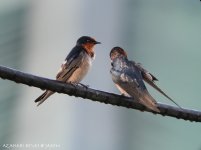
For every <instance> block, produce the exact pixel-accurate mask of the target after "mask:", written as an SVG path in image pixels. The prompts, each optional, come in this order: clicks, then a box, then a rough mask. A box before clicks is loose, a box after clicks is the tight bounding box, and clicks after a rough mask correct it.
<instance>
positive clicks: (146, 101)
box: [139, 92, 160, 113]
mask: <svg viewBox="0 0 201 150" xmlns="http://www.w3.org/2000/svg"><path fill="white" fill-rule="evenodd" d="M139 100H140V103H141V104H143V105H144V106H146V107H147V108H149V109H151V110H153V111H155V112H158V113H159V112H160V110H159V109H158V107H157V102H156V100H155V99H154V98H153V97H152V96H151V95H150V94H149V93H148V92H146V93H145V94H144V95H143V96H142V97H140V98H139Z"/></svg>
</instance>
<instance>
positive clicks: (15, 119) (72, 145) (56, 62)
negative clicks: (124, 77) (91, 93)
mask: <svg viewBox="0 0 201 150" xmlns="http://www.w3.org/2000/svg"><path fill="white" fill-rule="evenodd" d="M200 28H201V2H200V1H199V0H191V1H189V0H166V1H165V0H124V1H121V0H109V1H107V0H102V1H93V0H85V1H81V0H74V1H70V0H60V1H49V0H35V1H25V0H14V1H8V0H2V1H0V64H1V65H5V66H7V67H12V68H15V69H20V70H21V71H25V72H28V73H32V74H35V75H39V76H43V77H48V78H52V79H54V78H55V75H56V72H57V70H58V68H59V67H60V64H61V62H63V60H64V59H65V57H66V55H67V54H68V53H69V51H70V50H71V48H72V47H73V46H74V45H75V42H76V40H77V39H78V38H79V37H80V36H82V35H89V36H92V37H94V38H96V40H97V41H100V42H102V44H101V45H98V46H96V48H95V50H96V60H95V61H94V63H93V67H92V69H91V70H90V72H89V74H88V75H87V77H86V78H85V79H84V80H83V82H82V83H84V84H87V85H90V87H91V88H95V89H99V90H104V91H109V92H114V93H119V92H118V91H117V89H116V88H115V87H114V84H113V82H112V80H111V77H110V73H109V70H110V60H109V52H110V50H111V48H112V47H114V46H121V47H122V48H124V49H125V50H126V51H127V53H128V54H129V58H130V59H133V60H135V61H137V62H140V63H142V64H143V66H144V67H145V68H146V69H148V70H149V71H150V72H151V73H152V74H154V75H155V76H156V77H157V78H158V79H159V82H158V85H159V86H160V87H161V88H162V89H164V91H166V92H167V93H168V95H170V96H171V97H173V98H174V100H175V101H176V102H177V103H179V104H180V105H181V106H183V107H185V108H189V109H196V110H201V101H200V100H201V94H200V85H201V80H200V76H201V69H200V66H201V59H200V56H201V30H200ZM147 87H148V89H149V91H150V93H151V94H152V95H153V96H154V97H155V98H156V99H157V100H158V101H159V102H162V103H167V104H171V105H173V104H172V103H170V102H169V101H168V100H167V99H165V98H164V97H163V96H161V95H160V94H158V93H157V92H156V91H154V90H153V89H151V88H150V87H149V86H147ZM41 93H42V91H41V90H40V89H37V88H34V87H27V86H24V85H17V84H15V83H14V82H10V81H4V80H0V120H1V123H0V131H1V132H0V145H1V146H2V144H7V143H8V144H58V145H60V146H59V147H56V148H52V149H61V150H66V149H68V150H72V149H73V150H103V149H104V150H122V149H127V150H130V149H137V150H146V149H149V150H158V149H163V150H169V149H177V150H189V149H193V150H201V134H200V131H201V125H200V123H194V122H188V121H183V120H177V119H175V118H170V117H162V116H159V115H153V114H151V113H146V112H144V113H142V112H139V111H137V110H130V109H129V110H128V109H126V108H121V107H116V106H111V105H105V104H101V103H98V102H92V101H90V100H83V99H81V98H75V97H70V96H68V95H64V94H54V95H53V96H51V97H50V98H49V99H48V101H46V102H45V103H44V104H43V105H41V106H40V107H36V105H35V103H34V102H33V101H34V99H35V98H36V97H38V96H39V95H40V94H41ZM1 148H2V149H3V147H1ZM15 149H22V148H15ZM29 149H35V148H29ZM37 149H44V148H43V147H39V148H37Z"/></svg>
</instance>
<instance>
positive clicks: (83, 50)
mask: <svg viewBox="0 0 201 150" xmlns="http://www.w3.org/2000/svg"><path fill="white" fill-rule="evenodd" d="M96 44H100V42H97V41H96V40H95V39H93V38H91V37H89V36H82V37H80V38H79V39H78V40H77V43H76V45H75V47H74V48H73V49H72V50H71V51H70V53H69V54H68V56H67V57H66V59H65V61H64V62H63V64H62V65H61V68H60V70H59V72H58V74H57V76H56V80H58V81H62V82H67V83H72V84H78V83H79V82H80V81H81V80H82V79H83V78H84V77H85V75H86V74H87V72H88V70H89V69H90V67H91V64H92V60H93V59H94V58H95V53H94V46H95V45H96ZM52 94H54V92H53V91H50V90H46V91H45V92H44V93H43V94H42V95H41V96H39V97H38V98H37V99H36V100H35V102H36V103H37V102H38V104H37V106H39V105H40V104H42V103H43V102H44V101H45V100H46V99H47V98H48V97H49V96H51V95H52Z"/></svg>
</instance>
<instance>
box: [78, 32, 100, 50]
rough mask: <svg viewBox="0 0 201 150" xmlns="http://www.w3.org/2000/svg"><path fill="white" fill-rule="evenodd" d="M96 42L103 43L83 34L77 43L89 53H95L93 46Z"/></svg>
mask: <svg viewBox="0 0 201 150" xmlns="http://www.w3.org/2000/svg"><path fill="white" fill-rule="evenodd" d="M96 44H101V42H97V41H96V40H95V39H94V38H92V37H89V36H82V37H80V38H79V39H78V40H77V43H76V45H77V46H82V47H84V49H85V50H86V51H87V53H89V54H91V53H93V51H94V50H93V48H94V46H95V45H96Z"/></svg>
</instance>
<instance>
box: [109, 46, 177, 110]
mask: <svg viewBox="0 0 201 150" xmlns="http://www.w3.org/2000/svg"><path fill="white" fill-rule="evenodd" d="M110 58H111V62H112V63H111V65H112V68H111V70H110V73H111V75H112V80H113V82H114V83H115V85H116V87H117V88H118V90H119V91H120V92H121V94H122V95H125V96H131V97H133V98H134V99H136V100H137V101H138V102H139V103H141V104H143V105H144V106H146V107H147V108H149V109H151V110H153V111H155V112H160V110H159V109H158V107H157V102H156V100H155V99H154V98H153V97H152V96H151V95H150V94H149V92H148V90H147V88H146V86H145V84H144V82H143V80H144V81H146V82H147V83H148V84H149V85H151V86H152V87H153V88H155V89H156V90H157V91H159V92H160V93H161V94H163V95H164V96H165V97H166V98H168V99H169V100H171V101H172V102H173V103H175V104H176V105H177V106H178V107H180V106H179V105H178V104H177V103H176V102H174V101H173V100H172V99H171V98H170V97H169V96H168V95H166V94H165V93H164V92H163V91H162V90H161V89H160V88H159V87H158V86H157V85H156V84H155V82H154V81H157V80H158V79H157V78H156V77H155V76H153V75H152V74H151V73H149V72H148V71H147V70H145V69H144V68H143V67H142V66H141V65H140V64H139V63H135V62H134V61H130V60H128V58H127V54H126V52H125V51H124V50H123V49H122V48H120V47H114V48H113V49H112V50H111V52H110ZM180 108H181V107H180Z"/></svg>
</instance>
